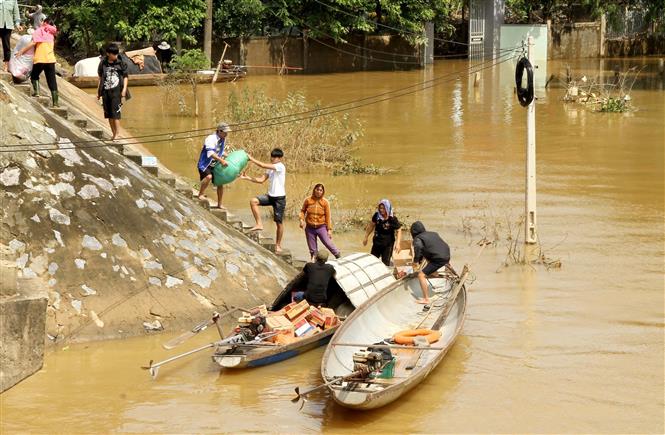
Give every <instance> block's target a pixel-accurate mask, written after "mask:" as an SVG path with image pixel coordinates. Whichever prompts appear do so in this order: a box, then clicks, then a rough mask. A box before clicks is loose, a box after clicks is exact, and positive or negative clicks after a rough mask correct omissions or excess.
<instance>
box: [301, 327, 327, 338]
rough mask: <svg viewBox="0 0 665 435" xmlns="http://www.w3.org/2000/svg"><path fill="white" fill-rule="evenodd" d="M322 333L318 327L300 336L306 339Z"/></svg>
mask: <svg viewBox="0 0 665 435" xmlns="http://www.w3.org/2000/svg"><path fill="white" fill-rule="evenodd" d="M321 331H323V329H321V328H319V327H318V326H315V327H313V328H312V329H310V330H309V331H307V332H305V333H304V334H303V335H302V336H303V337H308V336H310V335H314V334H318V333H319V332H321Z"/></svg>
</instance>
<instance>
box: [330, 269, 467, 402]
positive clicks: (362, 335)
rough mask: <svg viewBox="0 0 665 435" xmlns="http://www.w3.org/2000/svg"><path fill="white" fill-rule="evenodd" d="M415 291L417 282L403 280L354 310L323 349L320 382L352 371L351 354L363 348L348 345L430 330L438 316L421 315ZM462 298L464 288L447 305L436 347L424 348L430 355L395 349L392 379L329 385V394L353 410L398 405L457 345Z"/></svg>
mask: <svg viewBox="0 0 665 435" xmlns="http://www.w3.org/2000/svg"><path fill="white" fill-rule="evenodd" d="M442 286H443V284H442ZM418 288H419V286H418V284H417V279H415V282H414V281H413V279H412V282H409V279H405V280H404V281H403V282H398V283H395V284H394V285H392V286H391V287H389V288H387V289H385V290H384V291H382V292H381V293H379V294H377V295H375V296H374V297H373V298H372V299H370V300H369V301H368V302H367V303H366V304H365V305H363V306H362V307H361V308H360V309H358V310H356V311H355V312H354V313H353V314H352V315H351V316H350V317H349V318H348V319H347V320H346V322H345V323H344V325H342V326H341V327H340V329H339V330H338V332H337V334H336V335H335V337H334V338H333V340H332V341H331V343H330V344H329V346H328V348H327V349H326V352H325V354H324V357H323V360H322V363H321V374H322V377H323V378H324V379H325V380H332V379H333V378H334V377H338V376H345V375H348V374H350V373H351V372H352V371H353V363H352V355H353V352H355V351H358V350H361V349H364V347H362V346H355V345H350V344H352V343H358V344H363V343H366V344H371V343H376V342H379V341H380V340H382V339H385V338H388V337H390V336H392V335H393V334H394V333H396V332H398V331H400V330H405V329H418V328H421V327H422V328H425V329H427V328H428V327H429V326H431V325H432V324H433V323H434V321H435V320H436V318H438V316H439V314H440V313H437V312H436V311H434V310H433V311H432V313H433V314H432V315H429V314H427V315H425V314H424V313H423V311H422V310H423V308H422V305H417V304H416V302H415V299H416V298H417V297H418V296H419V290H417V289H418ZM447 288H449V289H452V284H451V283H448V287H447ZM450 291H451V292H452V290H450ZM391 292H393V294H391ZM443 294H444V293H443V292H442V296H441V298H443ZM448 297H450V293H449V295H448ZM466 297H467V294H466V289H465V288H464V287H463V286H462V288H461V289H460V290H459V292H458V293H457V294H456V295H455V300H454V301H451V302H452V308H451V310H450V313H449V315H448V316H447V317H446V321H445V322H444V323H443V325H442V326H441V327H440V329H439V330H440V331H441V333H442V336H441V338H440V339H439V341H437V342H435V343H432V344H431V346H430V347H429V348H428V349H430V350H417V349H416V348H403V347H400V346H397V347H395V348H393V349H392V350H393V356H396V357H397V364H396V367H395V375H394V377H393V378H391V379H372V380H365V381H344V382H342V383H341V384H333V385H330V386H329V387H328V389H329V390H330V392H331V394H332V396H333V399H334V400H335V402H337V403H338V404H340V405H342V406H344V407H347V408H352V409H359V410H366V409H375V408H380V407H382V406H385V405H387V404H389V403H391V402H393V401H395V400H397V399H398V398H400V397H401V396H403V395H404V394H406V393H407V392H408V391H410V390H411V389H413V388H414V387H416V386H417V385H418V384H419V383H420V382H422V381H423V380H424V379H425V378H426V377H427V376H428V375H429V374H430V373H431V372H432V371H433V370H434V369H435V368H436V367H437V365H438V364H439V363H440V362H441V361H442V360H443V358H444V357H445V355H446V353H447V352H448V350H449V349H450V348H451V347H452V346H453V344H454V342H455V341H456V339H457V336H458V335H459V332H460V331H461V329H462V326H463V324H464V315H465V312H466ZM440 301H441V299H440ZM440 303H441V302H440Z"/></svg>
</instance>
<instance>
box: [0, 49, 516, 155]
mask: <svg viewBox="0 0 665 435" xmlns="http://www.w3.org/2000/svg"><path fill="white" fill-rule="evenodd" d="M511 54H512V53H504V54H502V55H500V56H498V57H497V58H496V59H493V60H488V61H484V62H481V63H479V64H475V65H472V66H471V67H469V68H467V70H470V69H472V68H476V67H479V66H481V65H484V64H487V63H490V62H494V61H495V60H500V59H502V58H504V60H503V61H501V62H498V63H490V65H488V67H493V66H496V65H499V64H500V63H503V62H504V61H507V60H510V59H512V57H510V58H506V56H509V55H511ZM483 69H486V68H481V69H479V70H478V71H482V70H483ZM459 73H460V71H453V72H450V73H447V74H443V75H441V76H438V77H435V78H432V79H429V80H425V81H422V82H418V83H414V84H412V85H409V86H405V87H403V88H399V89H393V90H390V91H386V92H382V93H379V94H375V95H370V96H368V97H363V98H359V99H356V100H351V101H346V102H343V103H337V104H333V105H330V106H326V107H321V108H317V109H311V110H306V111H302V112H296V113H291V114H286V115H280V116H276V117H272V118H265V119H259V120H251V121H243V122H238V123H231V124H229V125H230V126H234V127H238V126H243V125H251V124H259V123H261V124H262V125H258V126H253V127H246V128H242V127H241V128H234V131H236V132H238V131H246V130H252V129H255V128H265V127H270V126H273V125H281V124H284V123H287V122H297V121H301V120H306V119H313V118H317V117H320V116H326V115H329V114H333V113H337V112H340V111H341V110H352V109H354V108H356V107H353V106H352V107H348V108H346V107H345V106H351V105H353V104H356V103H360V102H367V101H369V100H374V99H376V98H379V97H384V96H387V95H390V94H393V93H398V92H402V91H406V90H408V89H412V88H417V87H420V86H423V85H426V84H428V83H434V82H437V81H439V80H443V79H445V78H447V77H450V76H453V75H458V74H459ZM474 73H475V71H474ZM404 95H406V94H404ZM398 96H401V94H400V95H398ZM388 99H390V98H382V99H380V100H377V101H375V102H371V101H370V103H369V104H374V103H377V102H381V101H386V100H388ZM366 105H367V104H362V105H359V106H357V107H364V106H366ZM336 108H343V109H341V110H335V111H333V112H330V113H328V112H327V111H328V110H330V109H336ZM308 114H312V116H305V117H302V118H297V119H288V120H287V121H286V122H273V121H277V120H284V119H285V118H294V117H299V116H301V115H308ZM264 124H265V125H264ZM210 128H211V127H209V128H200V129H192V130H183V131H179V132H169V133H158V134H148V135H139V136H134V137H132V138H131V139H132V140H134V141H133V142H128V141H124V142H122V143H107V142H106V141H105V140H103V139H95V140H85V141H72V142H70V143H67V144H66V145H75V146H76V145H82V144H89V143H97V142H101V143H99V144H97V145H90V146H87V147H81V148H97V147H114V146H116V145H118V144H124V145H133V144H148V143H157V142H165V141H172V140H182V139H190V138H197V137H204V136H207V135H208V133H204V134H199V135H193V134H190V133H196V132H199V131H204V130H205V131H209V130H210ZM180 135H187V136H183V137H176V136H180ZM159 136H164V137H161V138H159V139H154V140H144V141H138V140H137V139H143V138H152V137H159ZM36 146H48V147H50V148H46V149H35V148H26V147H36ZM54 146H55V148H53V147H54ZM4 148H12V149H10V150H8V149H4ZM72 148H74V147H70V148H65V147H61V146H60V145H59V144H55V143H27V144H26V143H16V144H5V145H2V146H0V153H7V152H19V151H57V150H59V149H72Z"/></svg>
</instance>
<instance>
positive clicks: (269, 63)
mask: <svg viewBox="0 0 665 435" xmlns="http://www.w3.org/2000/svg"><path fill="white" fill-rule="evenodd" d="M225 41H226V42H227V43H228V44H230V46H229V47H228V48H227V51H226V53H225V54H224V57H225V58H226V59H231V60H233V62H234V63H235V64H237V65H249V66H250V67H249V68H248V72H249V74H251V75H261V74H276V73H277V72H278V71H279V68H280V67H282V66H283V65H286V66H289V67H295V68H302V69H301V70H300V69H299V70H289V71H288V73H289V74H293V73H305V74H319V73H335V72H352V71H385V70H388V71H392V70H405V69H413V68H421V67H422V66H423V56H424V55H423V50H424V47H414V46H412V45H411V44H410V43H409V42H407V41H406V40H405V39H403V38H401V37H399V36H394V35H386V36H380V35H351V36H348V37H347V38H346V41H347V42H348V44H345V43H343V42H335V41H334V40H332V39H329V38H325V37H321V38H319V37H317V38H316V39H314V38H301V37H285V36H278V37H252V38H233V39H226V40H225ZM223 50H224V42H223V41H216V42H215V43H214V45H213V53H212V57H213V63H216V62H217V61H218V60H219V58H220V57H221V55H222V52H223ZM379 52H382V53H379Z"/></svg>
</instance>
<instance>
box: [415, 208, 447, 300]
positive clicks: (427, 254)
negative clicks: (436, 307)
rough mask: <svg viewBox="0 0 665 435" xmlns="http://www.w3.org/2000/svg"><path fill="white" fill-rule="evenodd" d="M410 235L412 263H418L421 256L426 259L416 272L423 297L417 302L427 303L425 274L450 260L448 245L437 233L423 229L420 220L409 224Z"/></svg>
mask: <svg viewBox="0 0 665 435" xmlns="http://www.w3.org/2000/svg"><path fill="white" fill-rule="evenodd" d="M411 237H412V238H413V264H418V263H420V262H421V261H422V260H423V258H424V259H425V260H427V266H425V267H424V268H423V269H421V270H420V271H419V272H418V280H419V281H420V288H421V289H422V291H423V298H422V299H418V303H421V304H428V303H429V297H428V295H427V276H429V275H432V274H433V273H434V272H436V271H437V270H439V269H441V268H442V267H443V266H445V265H446V264H448V263H449V262H450V247H449V246H448V244H447V243H446V242H444V241H443V239H442V238H441V237H440V236H439V234H437V233H435V232H434V231H427V230H425V225H423V223H422V222H420V221H415V222H414V223H413V224H412V225H411Z"/></svg>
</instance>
